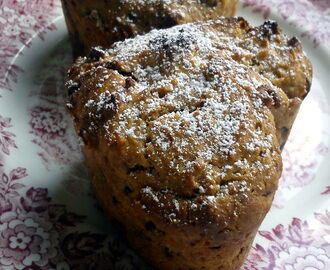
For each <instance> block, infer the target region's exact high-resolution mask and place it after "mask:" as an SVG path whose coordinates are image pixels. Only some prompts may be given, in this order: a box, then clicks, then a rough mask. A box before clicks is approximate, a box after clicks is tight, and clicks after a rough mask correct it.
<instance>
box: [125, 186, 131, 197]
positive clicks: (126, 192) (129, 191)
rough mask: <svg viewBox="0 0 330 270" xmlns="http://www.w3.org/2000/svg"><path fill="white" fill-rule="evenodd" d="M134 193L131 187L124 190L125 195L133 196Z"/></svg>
mask: <svg viewBox="0 0 330 270" xmlns="http://www.w3.org/2000/svg"><path fill="white" fill-rule="evenodd" d="M132 192H133V190H132V189H131V188H130V187H128V186H126V187H125V188H124V193H125V194H126V195H129V194H131V193H132Z"/></svg>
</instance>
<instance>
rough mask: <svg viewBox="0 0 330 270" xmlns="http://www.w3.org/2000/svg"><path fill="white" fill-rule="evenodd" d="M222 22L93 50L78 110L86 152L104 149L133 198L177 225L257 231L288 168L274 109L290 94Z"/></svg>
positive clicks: (77, 92) (84, 65) (75, 94)
mask: <svg viewBox="0 0 330 270" xmlns="http://www.w3.org/2000/svg"><path fill="white" fill-rule="evenodd" d="M235 21H236V23H239V21H240V19H233V22H235ZM237 21H238V22H237ZM222 25H223V20H217V21H209V22H204V23H194V24H186V25H180V26H175V27H173V28H171V29H166V30H154V31H151V32H150V33H148V34H146V35H144V36H138V37H136V38H134V39H128V40H126V41H123V42H119V43H116V44H115V45H114V46H113V47H112V48H111V49H109V50H107V51H103V50H101V49H97V48H95V49H93V50H92V52H91V54H90V56H89V58H80V59H79V60H78V61H77V62H76V63H75V65H74V66H73V67H72V68H71V70H70V72H69V77H70V80H69V81H68V84H67V85H68V90H69V93H70V102H69V103H68V108H69V110H70V112H71V113H72V115H73V116H74V119H75V124H76V128H77V130H78V132H79V134H80V135H81V137H82V138H83V140H84V143H85V147H86V149H87V150H86V151H89V150H88V149H96V151H97V152H98V153H99V156H100V159H101V160H103V159H104V161H103V162H104V164H107V165H104V164H103V165H102V166H107V170H110V171H111V170H113V171H114V172H115V173H116V175H117V176H118V177H117V179H112V181H114V185H116V181H118V184H119V183H120V184H121V183H123V182H125V185H126V186H127V187H129V189H130V190H131V191H132V192H131V194H130V196H131V198H133V199H132V202H134V203H136V204H138V205H140V206H141V207H142V208H144V209H146V211H151V212H152V213H153V214H154V215H157V216H158V217H159V219H162V220H165V222H168V223H175V224H190V223H194V224H196V223H197V224H214V226H216V227H217V230H218V229H219V226H220V227H221V226H223V227H226V226H238V224H241V225H242V228H246V227H249V228H250V229H249V231H252V230H254V229H255V228H256V227H257V226H258V225H259V223H260V221H261V219H262V217H263V216H264V214H265V212H266V211H267V210H268V208H269V206H270V203H271V198H272V195H273V194H274V192H275V190H276V188H277V181H278V179H279V177H280V174H281V169H282V163H281V157H280V150H279V145H278V141H277V136H276V128H275V122H274V116H273V114H272V112H271V110H270V108H271V109H272V110H273V109H274V108H277V107H279V108H280V107H281V106H286V105H287V104H288V99H287V97H286V95H285V93H284V92H283V91H282V90H281V89H280V88H277V87H276V86H274V85H272V83H271V82H270V81H269V80H267V79H265V78H263V77H262V76H260V75H259V74H258V73H256V72H255V71H254V70H253V69H251V68H249V67H247V66H245V65H243V64H240V63H237V62H235V61H233V60H232V59H231V57H229V53H232V52H238V53H239V52H244V53H245V54H246V55H247V56H249V57H251V58H253V55H252V52H250V51H249V50H248V49H244V48H241V47H239V46H237V45H236V44H235V42H234V43H229V42H227V40H228V38H226V36H225V34H223V33H221V32H220V31H219V27H220V28H221V27H222ZM235 29H236V28H235ZM240 29H242V28H239V29H237V31H244V28H243V30H240ZM244 32H245V31H244ZM224 41H226V42H224ZM227 43H228V44H227ZM225 44H226V47H227V48H228V50H229V51H228V52H227V51H226V50H225V49H224V46H225ZM230 44H232V45H230ZM247 48H250V47H249V46H247ZM250 49H251V51H252V50H254V48H252V46H251V48H250ZM106 160H111V162H109V163H107V162H106ZM269 195H270V196H269ZM268 196H269V197H268ZM266 197H267V198H270V199H266ZM238 212H240V213H244V214H241V215H240V214H238ZM251 212H252V213H258V214H256V216H255V217H254V218H249V217H248V215H249V213H251ZM226 213H227V214H226ZM228 213H231V214H230V215H229V214H228ZM232 213H234V214H232ZM235 213H236V214H235ZM229 216H230V218H229ZM227 217H228V218H229V219H230V220H229V219H228V218H227ZM247 219H251V220H249V224H245V225H243V223H244V222H246V220H247ZM220 224H222V225H220ZM230 224H232V225H230Z"/></svg>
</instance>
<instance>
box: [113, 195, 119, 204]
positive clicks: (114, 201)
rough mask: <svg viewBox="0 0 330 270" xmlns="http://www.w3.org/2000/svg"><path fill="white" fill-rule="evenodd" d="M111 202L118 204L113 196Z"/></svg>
mask: <svg viewBox="0 0 330 270" xmlns="http://www.w3.org/2000/svg"><path fill="white" fill-rule="evenodd" d="M112 202H113V204H118V200H117V198H116V197H115V196H112Z"/></svg>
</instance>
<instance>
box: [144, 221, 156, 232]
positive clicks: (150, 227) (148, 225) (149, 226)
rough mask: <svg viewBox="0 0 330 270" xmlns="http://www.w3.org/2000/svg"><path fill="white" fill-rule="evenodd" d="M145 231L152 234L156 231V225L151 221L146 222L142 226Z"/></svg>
mask: <svg viewBox="0 0 330 270" xmlns="http://www.w3.org/2000/svg"><path fill="white" fill-rule="evenodd" d="M144 226H145V228H146V230H147V231H150V232H153V231H155V230H156V229H157V227H156V225H155V224H154V223H153V222H152V221H148V222H146V224H145V225H144Z"/></svg>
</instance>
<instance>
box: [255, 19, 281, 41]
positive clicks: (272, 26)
mask: <svg viewBox="0 0 330 270" xmlns="http://www.w3.org/2000/svg"><path fill="white" fill-rule="evenodd" d="M260 30H261V33H262V36H263V37H264V38H268V39H270V38H271V37H272V36H273V35H277V34H279V27H278V24H277V22H274V21H267V22H265V23H264V24H263V25H262V26H261V28H260Z"/></svg>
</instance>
